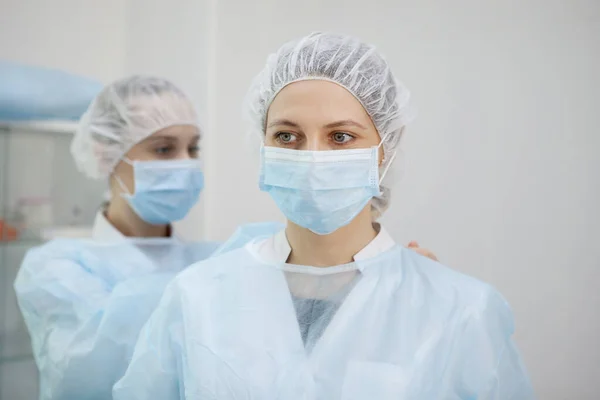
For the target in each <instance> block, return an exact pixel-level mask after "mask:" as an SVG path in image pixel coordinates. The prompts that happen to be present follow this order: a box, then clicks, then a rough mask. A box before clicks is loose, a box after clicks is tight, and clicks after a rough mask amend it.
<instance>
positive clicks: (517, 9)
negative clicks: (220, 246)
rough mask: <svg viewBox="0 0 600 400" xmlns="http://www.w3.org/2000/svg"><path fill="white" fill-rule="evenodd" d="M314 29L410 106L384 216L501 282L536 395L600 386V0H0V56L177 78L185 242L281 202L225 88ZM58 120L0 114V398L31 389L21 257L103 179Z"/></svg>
mask: <svg viewBox="0 0 600 400" xmlns="http://www.w3.org/2000/svg"><path fill="white" fill-rule="evenodd" d="M313 30H328V31H337V32H340V33H346V34H352V35H356V36H358V37H360V38H361V39H363V40H365V41H368V42H372V43H374V44H375V45H377V46H378V48H379V50H380V51H381V52H382V53H383V54H384V55H385V56H386V57H387V59H388V60H389V62H390V64H391V65H392V67H393V69H394V72H395V74H396V75H397V76H398V77H399V78H400V79H401V80H402V81H403V82H404V83H405V85H406V86H408V88H409V89H411V91H412V94H413V98H414V101H415V105H416V106H417V107H418V109H419V116H418V118H417V120H416V121H415V122H414V123H413V124H412V125H410V126H409V128H408V129H407V131H406V134H405V137H404V143H403V146H402V147H403V154H402V157H401V159H400V162H401V163H402V170H403V173H402V176H401V179H399V180H398V185H397V187H396V189H395V191H394V192H393V201H392V207H391V209H390V210H389V211H388V212H387V214H386V215H385V217H384V219H383V220H384V224H385V225H386V227H387V229H388V230H389V231H390V232H391V233H392V235H393V236H394V237H395V238H396V239H397V240H398V241H399V242H402V243H407V242H408V241H409V240H412V239H416V240H418V241H419V243H420V244H421V245H422V246H425V247H428V248H430V249H432V250H433V251H434V253H436V254H437V255H438V257H439V258H440V259H441V260H442V262H443V263H445V264H446V265H448V266H450V267H452V268H455V269H457V270H460V271H463V272H465V273H468V274H471V275H474V276H476V277H479V278H481V279H484V280H486V281H488V282H490V283H492V284H493V285H494V286H496V287H497V288H498V289H500V291H501V292H502V293H503V294H504V295H505V296H506V298H507V299H508V300H509V302H510V303H511V305H512V307H513V310H514V314H515V318H516V326H517V335H516V340H517V343H518V345H519V347H520V349H521V351H522V353H523V356H524V358H525V362H526V364H527V367H528V370H529V372H530V375H531V378H532V381H533V384H534V386H535V389H536V392H537V396H538V398H539V399H545V400H567V399H568V400H571V399H582V400H583V399H589V400H593V399H597V398H598V393H600V380H599V379H598V378H599V377H600V349H599V345H598V338H599V337H600V312H599V311H598V310H599V309H600V289H598V282H599V281H600V206H599V205H600V177H599V175H600V156H599V152H600V150H599V149H600V135H599V134H598V129H599V127H600V112H598V97H597V96H598V93H600V77H599V73H598V72H599V71H600V2H599V1H597V0H562V1H560V0H543V1H542V0H519V1H516V0H489V1H485V2H483V1H475V0H469V1H461V0H456V1H453V2H449V1H441V0H437V1H433V0H421V1H418V2H416V1H405V0H387V1H383V0H370V1H358V0H345V1H340V0H320V1H317V0H306V1H303V2H291V1H287V0H286V1H282V0H279V1H275V0H255V1H242V0H168V1H167V0H104V1H102V2H86V1H80V0H54V1H51V2H50V1H42V0H0V59H5V60H10V61H15V62H21V63H27V64H31V65H38V66H43V67H51V68H57V69H60V70H64V71H68V72H70V73H73V74H79V75H81V76H85V77H89V78H90V79H94V80H97V81H98V82H99V83H102V84H106V83H108V82H110V81H111V80H113V79H116V78H119V77H122V76H124V75H127V74H131V73H152V74H157V75H161V76H164V77H166V78H169V79H171V80H173V81H174V82H175V83H176V84H178V85H180V86H181V87H182V88H183V89H184V90H186V91H187V93H188V94H189V95H190V97H191V98H192V99H193V101H194V102H195V103H196V104H197V106H198V109H199V110H200V114H201V116H202V123H203V126H204V132H203V133H204V137H203V139H202V145H201V146H202V150H201V151H202V157H203V158H204V162H205V163H204V165H205V173H206V190H205V191H204V192H203V195H202V201H201V202H200V204H199V205H198V206H197V207H196V208H195V209H194V210H193V212H192V213H191V215H190V216H189V218H187V220H185V221H184V222H183V223H182V230H183V231H184V233H185V234H186V235H187V236H188V237H189V238H194V239H211V240H222V239H225V238H227V236H228V235H229V234H230V233H231V232H232V231H233V230H234V228H235V227H236V226H237V225H238V224H240V223H244V222H250V221H264V220H281V219H282V217H281V216H280V215H279V213H278V211H277V209H276V208H275V206H274V204H273V203H272V202H271V200H270V198H269V197H268V196H267V195H265V194H263V193H260V192H259V191H258V187H257V171H258V152H257V151H256V143H257V142H256V141H254V142H253V141H252V140H248V139H247V135H246V129H245V127H244V122H243V120H242V118H241V105H242V100H243V97H244V94H245V91H246V89H247V88H248V86H249V83H250V81H251V79H252V78H253V77H254V75H255V74H256V73H257V72H258V71H259V70H260V69H261V67H262V66H263V64H264V62H265V59H266V57H267V55H268V54H269V53H271V52H273V51H274V50H276V49H277V47H279V46H280V45H281V44H282V43H283V42H285V41H287V40H290V39H293V38H296V37H299V36H302V35H305V34H307V33H309V32H311V31H313ZM0 78H1V77H0ZM73 129H74V123H72V122H71V123H50V122H48V123H46V122H44V121H42V122H39V123H36V124H31V123H13V122H3V123H1V124H0V212H1V213H2V214H0V217H1V218H0V224H2V225H0V232H3V234H2V235H1V237H2V239H3V240H2V241H1V242H0V321H2V322H1V323H0V400H13V399H25V400H27V399H35V398H36V396H37V386H36V385H37V383H36V382H37V380H36V379H37V378H36V370H35V364H34V363H33V360H32V359H31V356H30V350H29V344H28V339H27V336H26V333H25V328H24V326H23V323H22V322H21V319H20V315H19V312H18V310H17V308H16V304H15V301H14V293H13V290H12V282H13V280H14V276H15V274H16V271H17V269H18V267H19V263H20V261H21V258H22V256H23V254H24V252H25V251H26V250H27V248H29V247H31V246H33V245H35V244H37V243H39V242H41V241H43V240H44V239H46V238H48V237H53V235H56V233H55V232H66V231H69V232H71V233H73V232H75V233H77V232H85V230H86V228H88V227H89V226H90V225H91V223H92V219H93V216H94V214H95V212H96V210H97V208H98V207H99V205H100V202H101V198H102V193H103V191H104V189H105V187H104V184H103V183H102V182H100V183H90V182H89V181H87V180H85V179H84V178H83V177H82V176H81V175H79V174H78V172H77V171H76V170H75V167H74V164H73V162H72V160H71V158H70V154H69V141H70V137H71V135H72V132H73Z"/></svg>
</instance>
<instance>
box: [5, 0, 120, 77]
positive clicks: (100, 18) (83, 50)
mask: <svg viewBox="0 0 600 400" xmlns="http://www.w3.org/2000/svg"><path fill="white" fill-rule="evenodd" d="M126 10H127V2H126V1H122V0H104V1H102V2H86V1H77V0H54V1H41V0H0V58H7V59H12V60H15V61H21V62H26V63H33V64H38V65H43V66H47V67H54V68H62V69H66V70H69V71H71V72H74V73H79V74H83V75H87V76H90V77H93V78H96V79H99V80H101V81H103V82H108V81H110V80H112V79H115V78H116V77H118V76H120V75H121V74H122V73H123V61H124V57H125V50H126V49H125V44H126V41H125V36H124V35H125V27H126V21H125V18H126V16H127V14H126Z"/></svg>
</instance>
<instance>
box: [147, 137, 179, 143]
mask: <svg viewBox="0 0 600 400" xmlns="http://www.w3.org/2000/svg"><path fill="white" fill-rule="evenodd" d="M160 140H166V141H170V142H174V141H176V140H177V138H176V137H174V136H167V135H164V136H163V135H159V136H150V137H149V138H148V141H149V142H158V141H160Z"/></svg>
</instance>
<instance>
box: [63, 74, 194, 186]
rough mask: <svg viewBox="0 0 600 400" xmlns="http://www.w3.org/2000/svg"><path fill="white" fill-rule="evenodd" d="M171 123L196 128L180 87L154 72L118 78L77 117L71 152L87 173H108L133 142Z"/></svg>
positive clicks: (191, 108) (99, 175) (98, 175)
mask: <svg viewBox="0 0 600 400" xmlns="http://www.w3.org/2000/svg"><path fill="white" fill-rule="evenodd" d="M174 125H193V126H196V127H198V129H199V126H198V118H197V115H196V112H195V110H194V106H193V104H192V103H191V102H190V100H189V99H188V98H187V97H186V95H185V94H184V93H183V91H182V90H181V89H179V88H178V87H177V86H175V85H174V84H173V83H171V82H169V81H168V80H166V79H163V78H157V77H150V76H131V77H128V78H124V79H120V80H118V81H116V82H113V83H111V84H110V85H108V86H106V87H105V88H104V89H103V90H102V92H100V94H98V96H96V98H95V99H94V101H93V102H92V104H91V105H90V106H89V108H88V110H87V111H86V112H85V114H83V116H82V117H81V120H80V121H79V127H78V129H77V132H76V133H75V137H74V138H73V142H72V143H71V154H72V155H73V158H74V159H75V164H76V165H77V167H78V169H79V170H80V171H81V172H83V173H84V174H85V175H86V176H88V177H90V178H92V179H102V178H106V177H108V176H109V175H110V174H111V173H112V171H113V169H114V167H115V166H116V165H117V164H118V163H119V161H120V160H121V159H122V158H123V156H124V155H125V154H126V153H127V152H128V151H129V150H130V149H131V148H132V147H133V146H134V145H135V144H137V143H139V142H141V141H142V140H144V139H146V138H147V137H149V136H150V135H152V134H153V133H155V132H157V131H159V130H161V129H164V128H167V127H169V126H174Z"/></svg>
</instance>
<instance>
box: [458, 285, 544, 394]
mask: <svg viewBox="0 0 600 400" xmlns="http://www.w3.org/2000/svg"><path fill="white" fill-rule="evenodd" d="M513 333H514V318H513V315H512V312H511V310H510V307H509V305H508V303H507V302H506V300H504V298H503V297H502V296H501V295H500V293H498V292H497V291H496V290H494V289H492V288H488V289H487V290H486V291H485V293H484V294H483V296H482V301H481V304H480V305H479V307H478V309H477V310H476V311H475V312H473V313H472V314H471V316H470V317H469V318H468V320H467V321H466V324H465V334H464V335H463V338H462V340H461V343H462V346H461V349H460V353H459V354H460V355H461V356H460V359H461V364H462V365H461V366H460V369H459V370H460V371H461V372H460V373H461V374H462V376H461V379H459V382H460V387H459V388H458V389H459V390H458V391H459V392H461V393H462V395H461V398H464V399H478V400H533V399H535V396H534V392H533V388H532V386H531V382H530V380H529V377H528V375H527V372H526V369H525V366H524V364H523V362H522V359H521V356H520V354H519V351H518V349H517V346H516V345H515V343H514V342H513V339H512V336H513Z"/></svg>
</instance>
